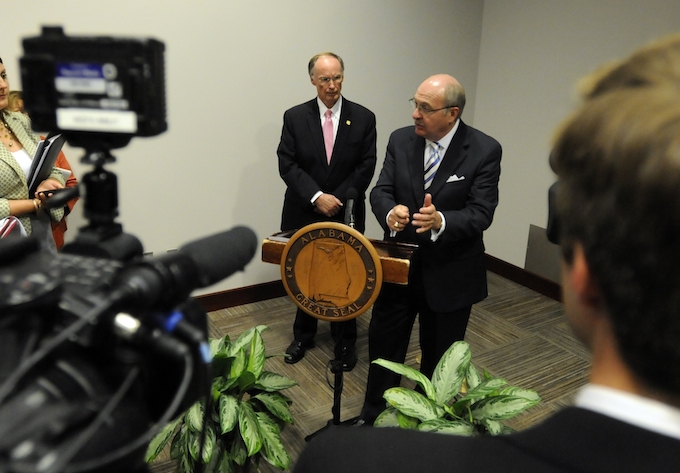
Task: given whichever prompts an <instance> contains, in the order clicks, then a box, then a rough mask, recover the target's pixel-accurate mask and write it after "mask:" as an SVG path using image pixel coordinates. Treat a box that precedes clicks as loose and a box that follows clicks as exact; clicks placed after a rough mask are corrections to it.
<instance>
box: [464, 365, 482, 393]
mask: <svg viewBox="0 0 680 473" xmlns="http://www.w3.org/2000/svg"><path fill="white" fill-rule="evenodd" d="M465 380H466V381H467V386H468V389H469V390H471V389H475V388H476V387H477V386H479V383H481V382H482V378H481V376H479V371H477V368H475V366H474V365H473V364H472V363H470V364H469V365H468V369H467V373H466V374H465Z"/></svg>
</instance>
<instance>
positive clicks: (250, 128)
mask: <svg viewBox="0 0 680 473" xmlns="http://www.w3.org/2000/svg"><path fill="white" fill-rule="evenodd" d="M482 7H483V3H482V1H481V0H455V1H450V0H449V1H447V0H433V1H428V2H420V1H415V0H386V1H369V0H344V1H341V2H338V1H329V0H295V1H283V0H250V1H246V2H236V1H228V0H194V1H187V0H173V1H164V0H156V1H154V0H116V1H115V2H98V1H97V2H95V1H91V0H59V1H50V2H46V1H38V0H24V1H22V2H15V3H9V4H7V5H5V7H4V15H5V17H6V18H13V20H12V21H11V22H9V21H8V22H5V23H6V25H5V26H3V34H2V38H3V41H4V43H3V44H2V45H0V55H1V56H2V57H3V59H4V60H5V65H6V66H7V68H8V69H9V73H10V79H11V80H12V82H13V84H14V85H15V86H17V87H19V86H20V83H19V80H18V76H19V71H18V66H17V60H18V58H19V57H20V55H21V46H20V39H21V38H22V37H26V36H35V35H38V34H39V32H40V25H43V24H50V25H55V24H57V25H63V26H64V28H65V30H66V33H67V34H70V35H114V36H130V35H131V36H145V37H155V38H157V39H160V40H162V41H164V42H165V44H166V48H167V49H166V81H167V101H168V123H169V131H167V132H166V133H164V134H162V135H160V136H158V137H153V138H146V139H142V138H137V139H133V141H132V142H131V144H130V145H129V146H128V147H126V148H123V149H121V150H118V151H115V152H114V155H115V156H116V157H117V159H118V161H117V163H116V164H115V165H112V166H110V167H109V169H110V170H111V171H113V172H115V173H116V174H117V175H118V179H119V195H120V206H119V208H120V217H119V219H118V220H119V221H120V222H121V223H123V226H124V230H125V231H126V232H127V233H132V234H133V235H136V236H137V237H139V238H140V239H141V240H142V242H143V244H144V247H145V250H146V251H153V252H154V253H156V254H158V253H159V252H164V251H166V250H167V249H170V248H176V247H177V246H179V245H180V244H182V243H183V242H187V241H190V240H193V239H196V238H199V237H201V236H205V235H207V234H210V233H213V232H217V231H221V230H224V229H227V228H231V227H232V226H234V225H239V224H245V225H248V226H250V227H252V228H253V229H254V230H255V231H256V233H257V234H258V236H259V237H260V239H262V238H264V237H265V236H268V235H270V234H272V233H274V232H276V231H278V229H279V223H280V213H281V205H282V202H283V193H284V189H285V187H284V184H283V181H282V180H281V179H280V178H279V176H278V169H277V158H276V147H277V145H278V141H279V137H280V133H281V125H282V117H283V112H284V111H285V110H286V109H287V108H289V107H291V106H293V105H296V104H298V103H301V102H303V101H306V100H309V99H311V98H313V97H314V95H315V89H314V87H313V86H312V85H311V84H310V82H309V77H308V75H307V72H306V68H307V62H308V60H309V58H310V57H311V56H312V55H314V54H316V53H317V52H321V51H324V50H332V51H335V52H337V53H338V54H340V55H341V56H342V57H343V59H344V60H345V66H346V71H345V72H346V80H345V83H344V85H343V93H344V95H345V96H346V97H347V98H348V99H350V100H353V101H356V102H359V103H361V104H363V105H365V106H367V107H368V108H370V109H371V110H373V111H374V112H375V113H376V115H377V120H378V155H379V167H380V165H381V162H382V157H383V155H384V150H385V147H386V145H387V138H388V136H389V133H390V132H391V131H393V130H394V129H396V128H398V127H401V126H404V125H408V124H410V121H411V120H410V114H411V109H410V105H409V103H408V99H409V98H410V97H412V96H413V93H414V92H415V89H416V88H417V86H418V85H419V84H420V82H422V80H423V79H425V78H426V77H427V76H429V75H430V74H434V73H439V72H447V73H451V74H454V75H456V76H457V77H458V78H459V80H460V81H461V82H462V83H463V84H464V85H465V86H466V87H467V89H468V91H469V94H470V96H471V99H472V100H471V107H470V110H469V111H466V115H467V116H468V118H470V119H471V118H472V117H473V113H472V112H473V111H474V92H475V84H476V82H477V69H478V62H477V61H478V54H479V41H480V34H481V21H482V9H483V8H482ZM81 155H82V151H81V150H79V149H76V150H70V151H69V152H68V154H67V156H68V158H69V161H70V162H71V163H72V164H73V165H74V166H76V167H77V173H78V175H80V176H82V174H83V172H85V171H86V170H87V168H84V167H83V166H82V165H80V166H79V165H78V159H79V158H80V156H81ZM159 168H160V169H162V170H163V172H162V173H161V174H160V175H154V174H152V173H151V170H153V169H159ZM378 169H379V168H378ZM79 207H80V208H79ZM81 211H82V206H76V210H75V215H72V216H71V217H69V218H70V220H69V224H70V227H71V229H70V230H69V232H68V233H67V237H71V238H72V237H73V236H74V234H75V233H76V228H77V227H78V226H80V225H81V224H82V219H81V220H80V222H79V221H78V220H79V219H78V216H79V215H78V214H79V213H80V212H81ZM367 235H368V236H369V237H371V238H380V237H381V232H380V230H379V227H378V225H377V223H376V222H375V219H374V218H373V217H372V216H369V217H368V230H367ZM225 251H233V249H229V248H225ZM279 278H280V272H279V268H278V267H277V266H275V265H271V264H265V263H262V262H260V261H259V254H258V255H257V256H256V258H255V259H254V261H253V262H252V263H251V264H250V265H249V266H248V267H247V269H246V271H245V272H244V273H240V274H237V275H234V276H232V277H231V278H229V279H228V280H226V281H225V282H223V283H221V284H219V285H216V286H213V287H211V288H209V289H208V290H206V291H203V292H214V291H218V290H223V289H228V288H233V287H242V286H247V285H252V284H258V283H262V282H267V281H272V280H276V279H279Z"/></svg>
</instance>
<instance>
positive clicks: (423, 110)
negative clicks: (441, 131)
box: [408, 99, 455, 115]
mask: <svg viewBox="0 0 680 473" xmlns="http://www.w3.org/2000/svg"><path fill="white" fill-rule="evenodd" d="M408 101H409V102H411V105H413V109H414V110H415V109H418V111H419V112H420V113H422V114H424V115H430V114H431V113H434V112H438V111H440V110H446V109H447V108H452V107H455V105H447V106H446V107H442V108H430V106H429V105H423V104H422V103H418V102H416V99H409V100H408Z"/></svg>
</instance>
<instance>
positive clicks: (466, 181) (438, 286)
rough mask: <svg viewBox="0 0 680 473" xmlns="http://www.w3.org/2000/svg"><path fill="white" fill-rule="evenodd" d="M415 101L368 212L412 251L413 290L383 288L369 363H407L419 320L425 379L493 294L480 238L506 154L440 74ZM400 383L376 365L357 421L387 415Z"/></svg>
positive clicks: (423, 86) (458, 88) (376, 307)
mask: <svg viewBox="0 0 680 473" xmlns="http://www.w3.org/2000/svg"><path fill="white" fill-rule="evenodd" d="M412 102H413V104H414V106H415V110H414V112H413V120H414V122H415V125H414V126H410V127H406V128H402V129H399V130H397V131H395V132H394V133H392V136H391V137H390V140H389V143H388V145H387V155H386V157H385V162H384V164H383V168H382V171H381V173H380V177H379V178H378V183H377V185H376V186H375V188H374V189H373V190H372V191H371V205H372V207H373V213H375V215H376V217H377V218H378V222H380V224H381V225H382V227H383V229H384V230H385V239H389V240H394V241H398V242H408V243H416V244H418V246H419V249H418V250H417V251H416V253H415V255H414V257H413V260H412V261H411V270H410V272H409V284H408V285H407V286H400V285H394V284H384V285H383V287H382V290H381V292H380V295H379V296H378V299H377V301H376V303H375V305H374V307H373V315H372V318H371V323H370V329H369V358H370V360H371V361H373V360H375V359H377V358H385V359H388V360H392V361H396V362H403V361H404V358H405V356H406V350H407V348H408V343H409V338H410V335H411V329H412V327H413V323H414V321H415V317H416V314H418V315H419V320H420V347H421V349H422V363H421V368H420V370H421V372H422V373H423V374H425V375H426V376H428V377H429V376H430V375H431V374H432V371H433V370H434V367H435V366H436V364H437V362H438V361H439V358H441V356H442V355H443V354H444V352H445V351H446V350H447V349H448V348H449V346H451V344H452V343H453V342H455V341H457V340H462V339H463V337H464V336H465V329H466V327H467V322H468V319H469V317H470V311H471V308H472V304H474V303H475V302H479V301H480V300H482V299H484V298H485V297H486V296H487V286H486V267H485V264H484V243H483V241H482V232H483V231H484V230H486V229H487V228H488V227H489V225H491V220H492V219H493V214H494V210H495V209H496V205H497V204H498V179H499V175H500V161H501V146H500V144H499V143H498V142H497V141H496V140H494V139H493V138H491V137H489V136H487V135H485V134H484V133H482V132H480V131H478V130H476V129H474V128H472V127H469V126H467V125H466V124H465V123H463V122H462V121H461V119H460V115H461V114H462V112H463V108H464V106H465V91H464V90H463V87H462V86H461V85H460V84H459V83H458V81H457V80H456V79H454V78H453V77H451V76H449V75H445V74H439V75H435V76H432V77H430V78H428V79H427V80H425V81H424V82H423V83H422V84H421V85H420V87H418V90H417V91H416V94H415V96H414V98H413V99H412ZM399 380H400V376H399V375H396V374H395V373H393V372H391V371H389V370H386V369H384V368H382V367H380V366H378V365H371V366H370V368H369V374H368V386H367V390H366V399H365V402H364V406H363V409H362V413H361V416H360V418H361V422H365V423H369V424H371V423H372V422H373V421H374V420H375V418H376V416H377V415H378V414H380V412H382V411H383V410H384V409H385V401H384V399H383V397H382V395H383V393H384V392H385V390H386V389H388V388H390V387H393V386H398V385H399Z"/></svg>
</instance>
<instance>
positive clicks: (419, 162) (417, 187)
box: [406, 136, 425, 208]
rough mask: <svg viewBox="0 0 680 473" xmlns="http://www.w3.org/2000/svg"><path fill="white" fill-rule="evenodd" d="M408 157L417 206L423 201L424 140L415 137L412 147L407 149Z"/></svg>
mask: <svg viewBox="0 0 680 473" xmlns="http://www.w3.org/2000/svg"><path fill="white" fill-rule="evenodd" d="M409 152H410V153H411V154H410V155H407V156H406V159H407V160H408V169H409V173H410V174H411V182H412V183H413V198H414V199H415V201H416V203H418V206H419V208H420V206H421V205H422V204H423V200H425V163H424V161H423V157H424V156H425V138H421V137H420V136H416V137H415V138H414V140H413V146H411V147H410V148H409Z"/></svg>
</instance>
